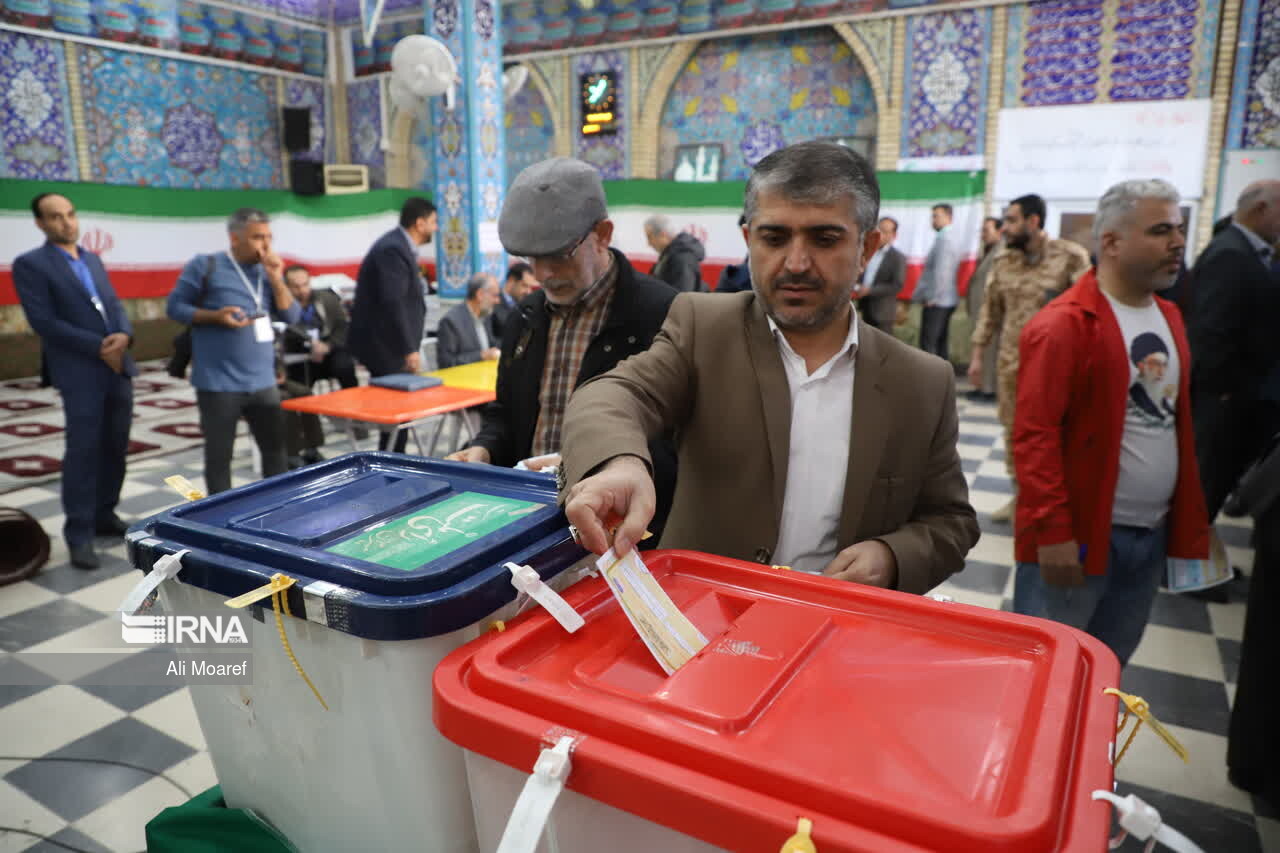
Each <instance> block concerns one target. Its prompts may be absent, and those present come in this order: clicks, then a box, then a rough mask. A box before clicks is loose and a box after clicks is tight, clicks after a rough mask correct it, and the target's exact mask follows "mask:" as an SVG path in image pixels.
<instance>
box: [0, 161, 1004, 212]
mask: <svg viewBox="0 0 1280 853" xmlns="http://www.w3.org/2000/svg"><path fill="white" fill-rule="evenodd" d="M878 177H879V179H880V194H881V198H882V200H883V201H885V202H886V203H911V202H919V203H928V202H933V201H939V200H956V199H966V198H976V197H979V196H981V195H982V191H983V185H984V181H985V173H983V172H881V173H879V175H878ZM604 186H605V195H606V196H607V198H608V201H609V205H610V206H611V207H616V208H632V207H646V208H672V207H676V208H721V209H724V210H740V209H741V207H742V197H743V192H744V190H745V188H746V184H745V183H744V182H743V181H722V182H719V183H714V184H690V183H677V182H675V181H606V182H605V185H604ZM42 192H57V193H62V194H64V195H66V196H67V197H69V198H70V199H71V200H72V201H73V202H75V205H76V207H77V208H79V209H80V210H85V211H93V212H95V213H114V214H121V215H128V216H156V217H171V218H179V217H180V218H190V219H206V218H222V217H224V216H226V215H227V214H228V213H230V212H231V211H233V210H235V209H236V208H237V207H256V208H259V209H260V210H264V211H266V212H267V213H274V214H280V213H293V214H296V215H298V216H302V217H306V218H309V219H343V218H349V217H357V216H369V215H375V214H382V213H388V212H392V211H398V210H399V209H400V205H401V204H403V203H404V201H405V199H407V198H409V197H410V196H413V195H424V194H425V193H424V192H423V191H422V190H404V189H382V190H371V191H370V192H367V193H359V194H354V195H332V196H299V195H294V194H293V193H291V192H288V191H286V190H187V189H164V188H157V187H137V186H115V185H112V184H97V183H73V182H66V181H28V180H17V179H0V210H16V211H23V212H25V211H27V210H28V206H29V205H30V203H31V199H32V197H34V196H35V195H36V194H38V193H42Z"/></svg>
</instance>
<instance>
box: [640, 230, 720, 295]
mask: <svg viewBox="0 0 1280 853" xmlns="http://www.w3.org/2000/svg"><path fill="white" fill-rule="evenodd" d="M706 254H707V250H706V249H705V248H703V246H702V243H701V242H700V241H699V240H698V238H697V237H695V236H693V235H692V234H688V233H684V232H681V233H679V234H677V235H676V236H675V237H673V238H672V240H671V242H670V243H668V244H667V248H665V249H663V250H662V254H661V255H658V260H657V261H656V262H655V263H654V265H653V277H654V278H656V279H658V280H660V281H665V282H666V283H667V284H669V285H671V286H672V287H674V288H675V289H676V290H678V291H680V292H681V293H687V292H690V291H693V292H705V291H706V289H707V283H706V282H705V281H703V280H702V259H703V258H704V257H706Z"/></svg>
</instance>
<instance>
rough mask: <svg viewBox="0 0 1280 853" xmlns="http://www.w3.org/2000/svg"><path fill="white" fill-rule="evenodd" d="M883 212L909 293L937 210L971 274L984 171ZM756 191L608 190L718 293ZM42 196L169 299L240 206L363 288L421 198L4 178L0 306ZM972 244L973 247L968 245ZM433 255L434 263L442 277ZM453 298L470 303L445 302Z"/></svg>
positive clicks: (897, 176) (643, 248) (636, 222)
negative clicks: (368, 260) (679, 240)
mask: <svg viewBox="0 0 1280 853" xmlns="http://www.w3.org/2000/svg"><path fill="white" fill-rule="evenodd" d="M878 177H879V179H880V188H881V196H882V198H881V214H882V215H884V216H892V217H894V218H895V219H897V220H898V222H899V223H900V228H899V235H898V241H897V243H896V245H897V247H898V249H900V250H901V251H903V252H904V253H906V255H907V258H908V261H909V265H910V266H909V273H908V279H907V282H908V285H907V288H906V290H905V291H904V293H903V297H904V298H905V297H906V296H908V295H909V294H910V291H911V287H912V286H913V284H914V281H915V278H916V277H917V276H918V275H919V271H920V267H921V265H922V264H923V263H924V258H925V255H926V254H927V253H928V251H929V246H930V245H931V244H932V241H933V237H934V232H933V229H932V228H931V227H930V224H929V211H930V206H931V205H933V204H935V203H938V202H946V203H948V204H950V205H952V207H953V208H954V211H955V220H954V225H953V227H954V228H955V229H956V231H957V233H958V234H959V235H961V237H960V242H961V244H962V245H965V246H967V247H971V248H970V250H969V252H968V255H967V257H966V260H965V264H964V265H963V266H962V267H961V273H960V280H961V282H965V281H967V279H968V273H969V271H970V270H971V269H972V266H973V259H974V257H975V255H976V250H977V243H978V237H977V235H978V230H979V226H980V225H981V221H982V194H983V186H984V174H983V173H982V172H932V173H919V172H882V173H880V174H879V176H878ZM744 188H745V184H743V183H742V182H720V183H714V184H690V183H675V182H670V181H608V182H606V183H605V192H606V195H607V196H608V201H609V211H610V217H611V218H612V220H613V222H614V231H613V245H614V246H616V247H617V248H618V249H620V250H621V251H623V252H624V253H625V254H626V255H627V256H628V257H629V258H630V259H631V260H632V261H633V262H634V263H636V265H637V266H638V267H639V268H640V269H642V270H648V269H649V268H650V267H651V265H652V264H653V262H654V261H655V260H656V259H657V254H656V253H655V252H654V251H653V250H652V249H650V248H649V246H648V244H647V243H646V242H645V239H644V227H643V226H644V221H645V219H647V218H648V217H649V216H652V215H654V214H656V213H662V214H666V215H667V216H668V217H669V218H670V219H671V222H672V224H673V225H674V226H675V227H676V228H677V229H678V230H680V231H689V232H691V233H693V234H694V235H695V236H697V237H698V238H699V239H700V240H702V242H703V244H704V245H705V246H706V251H707V255H706V260H705V262H704V264H703V270H702V272H703V277H704V278H705V279H706V280H707V281H708V282H709V283H710V284H711V285H713V286H714V284H715V282H716V280H717V279H718V277H719V275H720V271H721V269H723V268H724V266H726V265H727V264H738V263H741V262H742V258H743V256H744V254H745V253H746V247H745V245H744V243H743V240H742V233H741V231H740V230H739V229H738V216H739V214H740V213H741V210H742V197H743V191H744ZM40 192H59V193H62V194H64V195H66V196H67V197H68V198H70V199H71V200H72V202H73V203H74V204H75V206H76V208H77V210H78V211H79V214H80V231H81V243H82V245H84V246H85V247H86V248H88V249H90V250H92V251H95V252H97V253H99V254H100V255H101V256H102V259H103V262H104V264H105V265H106V267H107V270H108V272H109V273H110V275H111V282H112V285H113V286H114V287H115V289H116V291H117V293H118V294H119V295H120V296H121V298H124V299H146V298H157V297H165V296H167V295H168V294H169V291H170V290H171V289H172V288H173V284H174V282H175V281H176V280H177V277H178V273H179V272H180V271H181V269H182V267H183V266H184V265H185V264H186V262H187V261H189V260H190V259H191V258H192V257H193V256H195V255H197V254H201V253H207V252H215V251H220V250H223V249H225V248H226V245H227V238H226V224H225V223H226V217H227V215H228V214H229V213H230V212H231V211H233V210H235V209H236V208H239V207H256V208H259V209H261V210H264V211H266V212H267V213H268V214H269V215H270V216H271V218H272V231H273V233H274V236H275V247H276V251H278V252H279V253H280V255H281V256H282V257H283V258H284V259H285V261H286V263H301V264H305V265H306V266H307V267H308V268H309V269H310V270H311V271H312V273H313V274H315V275H319V274H324V273H343V274H346V275H348V276H351V277H352V278H354V277H355V274H356V270H357V269H358V268H359V265H360V259H361V258H362V257H364V254H365V252H366V251H367V250H368V248H369V246H370V245H372V243H373V242H374V240H376V239H377V238H378V237H379V236H381V235H382V234H383V233H385V232H386V231H388V230H389V229H391V228H393V227H394V226H395V224H396V217H397V214H398V211H399V209H400V205H401V204H402V203H403V202H404V200H405V199H406V198H408V197H409V196H411V195H415V194H419V193H421V192H422V191H420V190H402V189H384V190H373V191H371V192H368V193H361V194H358V195H338V196H297V195H294V194H292V193H289V192H286V191H282V190H181V189H156V188H151V187H135V186H111V185H108V184H91V183H59V182H48V181H23V180H8V179H4V180H0V305H13V304H16V303H17V301H18V298H17V293H16V291H15V290H14V287H13V275H12V263H13V259H14V258H15V257H17V256H18V255H20V254H22V253H23V252H25V251H28V250H29V249H32V248H34V247H36V246H38V245H40V243H41V242H42V241H43V239H44V235H42V234H41V233H40V231H39V230H38V229H37V228H36V226H35V223H34V222H33V221H32V216H31V209H30V201H31V198H32V197H33V196H35V195H36V194H37V193H40ZM970 235H971V236H972V239H969V236H970ZM434 251H435V247H434V246H428V247H426V248H425V249H424V254H423V260H424V262H426V264H427V265H428V267H431V268H434V266H435V264H434V262H433V261H434V257H433V255H432V253H433V252H434ZM442 295H445V296H461V293H457V294H449V293H445V294H442Z"/></svg>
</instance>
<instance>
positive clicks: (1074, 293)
mask: <svg viewBox="0 0 1280 853" xmlns="http://www.w3.org/2000/svg"><path fill="white" fill-rule="evenodd" d="M1184 229H1185V226H1184V224H1183V222H1182V216H1181V214H1180V213H1179V211H1178V192H1177V190H1175V189H1174V188H1173V187H1172V186H1171V185H1169V184H1168V183H1166V182H1164V181H1160V180H1150V181H1125V182H1123V183H1120V184H1116V185H1115V186H1114V187H1112V188H1111V189H1109V190H1107V193H1106V195H1104V196H1103V197H1102V200H1101V201H1100V202H1099V203H1098V212H1097V216H1096V217H1095V219H1094V238H1095V241H1096V242H1097V252H1098V266H1097V269H1096V272H1095V271H1094V270H1090V271H1089V272H1086V273H1085V274H1084V275H1083V276H1081V277H1080V279H1079V280H1078V281H1077V282H1076V283H1075V285H1074V286H1073V287H1072V288H1071V289H1070V290H1068V291H1067V292H1066V293H1065V294H1063V295H1062V296H1060V297H1058V299H1056V300H1054V301H1053V302H1051V303H1050V304H1049V305H1048V306H1047V307H1045V308H1044V309H1043V310H1042V311H1040V313H1038V314H1037V315H1036V316H1035V317H1034V319H1032V320H1031V322H1029V323H1028V324H1027V326H1026V328H1025V329H1024V330H1023V333H1022V338H1021V341H1020V364H1021V367H1020V369H1019V374H1018V399H1017V405H1016V407H1015V415H1014V426H1013V458H1014V466H1015V468H1016V470H1017V477H1018V485H1019V488H1020V491H1019V494H1018V507H1017V527H1016V532H1015V539H1014V550H1015V554H1016V558H1017V561H1018V567H1017V577H1016V579H1015V587H1014V609H1015V610H1016V611H1017V612H1018V613H1023V614H1027V615H1030V616H1041V617H1045V618H1049V619H1054V620H1057V621H1059V622H1065V623H1066V624H1068V625H1072V626H1074V627H1076V628H1080V629H1082V630H1085V631H1088V632H1089V633H1090V634H1092V635H1094V636H1095V637H1097V638H1098V639H1100V640H1102V641H1103V642H1104V643H1106V644H1107V645H1108V646H1109V647H1110V648H1111V650H1112V651H1114V652H1115V653H1116V656H1117V657H1118V658H1120V662H1121V664H1124V663H1127V662H1128V660H1129V657H1130V655H1132V654H1133V651H1134V649H1136V648H1137V647H1138V642H1139V641H1140V640H1141V639H1142V632H1143V630H1144V629H1145V628H1146V624H1147V618H1148V616H1149V615H1150V613H1151V605H1152V603H1153V602H1154V601H1155V596H1156V590H1157V588H1158V586H1159V584H1160V580H1161V578H1162V577H1163V574H1164V571H1165V564H1166V561H1167V558H1168V557H1184V558H1194V559H1204V558H1207V557H1208V553H1209V521H1208V517H1207V514H1206V512H1205V503H1204V494H1203V492H1202V491H1201V489H1200V474H1199V469H1198V468H1197V465H1196V454H1195V441H1194V433H1193V430H1192V424H1191V405H1190V397H1189V395H1188V387H1189V379H1190V374H1191V370H1190V356H1189V355H1188V348H1187V336H1186V331H1185V329H1184V327H1183V324H1182V319H1181V315H1180V314H1179V313H1178V309H1177V307H1176V306H1174V305H1173V304H1172V303H1169V302H1166V301H1165V300H1163V299H1156V298H1154V294H1155V293H1156V292H1157V291H1160V290H1163V289H1164V288H1167V287H1168V286H1169V285H1171V284H1172V283H1173V280H1174V278H1175V277H1176V276H1177V274H1178V268H1179V263H1180V262H1181V260H1182V255H1183V251H1184V249H1185V248H1186V235H1185V232H1184Z"/></svg>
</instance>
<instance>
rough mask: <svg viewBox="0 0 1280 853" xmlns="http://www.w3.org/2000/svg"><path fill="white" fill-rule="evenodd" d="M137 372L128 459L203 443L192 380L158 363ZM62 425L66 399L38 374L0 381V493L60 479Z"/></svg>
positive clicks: (131, 459)
mask: <svg viewBox="0 0 1280 853" xmlns="http://www.w3.org/2000/svg"><path fill="white" fill-rule="evenodd" d="M139 371H140V373H139V376H138V378H137V379H135V380H134V381H133V395H134V401H133V428H132V430H131V431H130V436H129V461H130V462H136V461H140V460H143V459H149V458H152V457H155V456H164V455H166V454H169V453H173V452H174V451H178V450H185V449H187V448H190V447H197V446H199V445H200V444H201V443H202V442H203V440H204V434H203V433H202V432H200V416H199V414H198V413H197V411H196V396H195V390H194V389H193V388H192V387H191V385H190V383H188V382H187V381H186V380H184V379H174V378H173V377H171V376H169V375H168V374H167V373H165V371H164V365H163V364H162V363H160V362H146V363H144V364H141V365H139ZM63 427H64V420H63V415H62V401H61V398H60V397H59V395H58V392H57V391H56V390H55V389H53V388H41V387H40V383H39V382H38V381H36V380H34V379H15V380H11V381H9V382H4V383H0V495H3V494H4V493H5V492H9V491H12V490H14V489H21V488H23V487H26V486H33V485H40V484H43V483H48V482H57V480H58V475H59V473H60V472H61V470H62V445H63ZM3 503H5V501H4V500H3V498H0V504H3Z"/></svg>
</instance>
